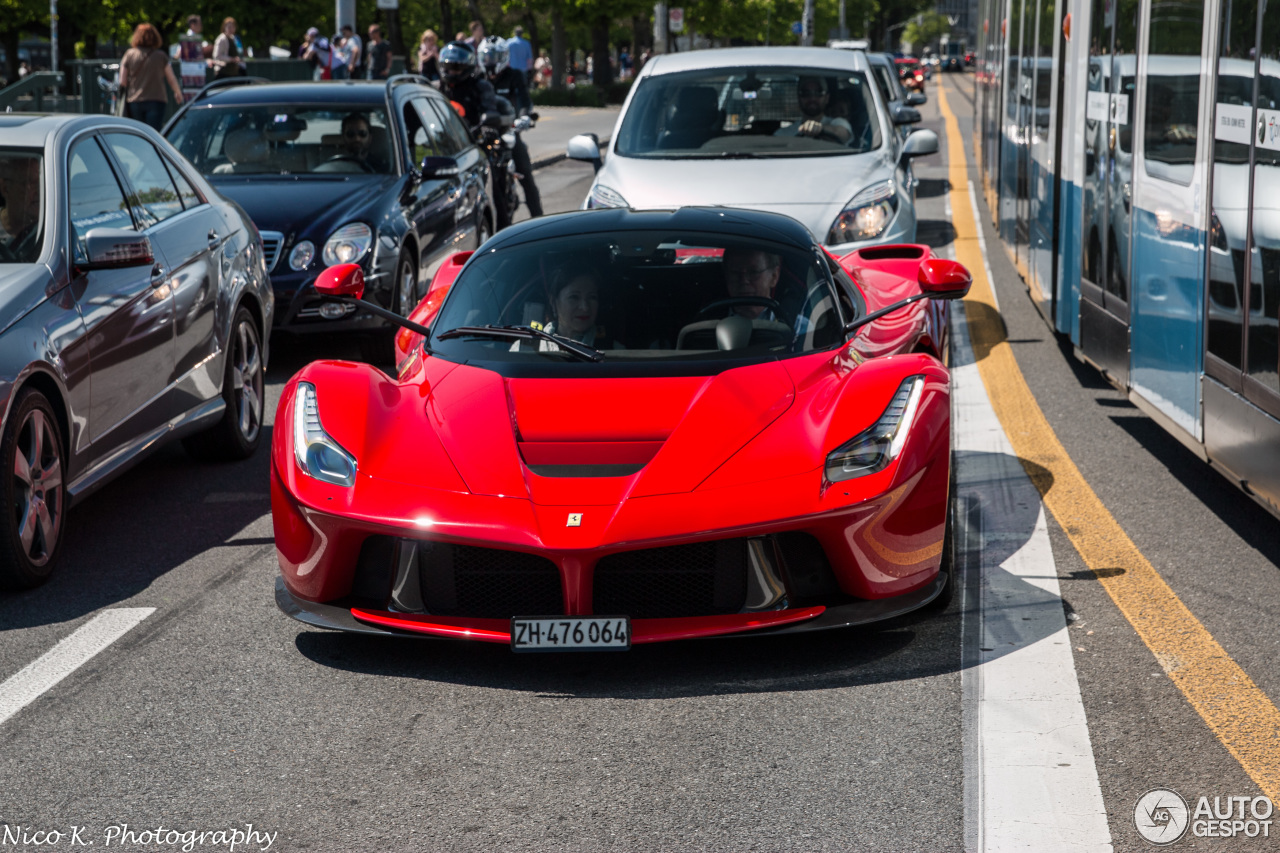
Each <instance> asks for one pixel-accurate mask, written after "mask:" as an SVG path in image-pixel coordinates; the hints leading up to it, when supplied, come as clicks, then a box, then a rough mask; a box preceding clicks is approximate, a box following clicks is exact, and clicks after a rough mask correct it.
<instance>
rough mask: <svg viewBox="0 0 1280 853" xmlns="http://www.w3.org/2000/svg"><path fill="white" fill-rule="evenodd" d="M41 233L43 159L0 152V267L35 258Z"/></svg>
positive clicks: (27, 153)
mask: <svg viewBox="0 0 1280 853" xmlns="http://www.w3.org/2000/svg"><path fill="white" fill-rule="evenodd" d="M44 231H45V228H44V157H43V156H41V154H40V152H39V151H32V150H20V149H14V148H9V149H3V148H0V264H29V263H31V262H33V261H35V260H36V259H37V258H39V257H40V250H41V248H42V247H43V246H44Z"/></svg>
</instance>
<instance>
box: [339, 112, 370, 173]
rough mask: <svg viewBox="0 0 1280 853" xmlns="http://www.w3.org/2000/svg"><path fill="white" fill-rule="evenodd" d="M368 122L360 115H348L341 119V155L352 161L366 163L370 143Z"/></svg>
mask: <svg viewBox="0 0 1280 853" xmlns="http://www.w3.org/2000/svg"><path fill="white" fill-rule="evenodd" d="M372 141H373V140H372V137H371V134H370V132H369V120H368V119H366V118H365V117H364V116H362V115H361V114H360V113H348V114H347V115H346V117H345V118H343V119H342V153H343V154H344V155H346V156H347V157H349V158H351V159H352V160H357V161H359V162H361V163H367V162H368V160H369V145H370V143H371V142H372Z"/></svg>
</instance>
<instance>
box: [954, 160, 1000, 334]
mask: <svg viewBox="0 0 1280 853" xmlns="http://www.w3.org/2000/svg"><path fill="white" fill-rule="evenodd" d="M947 195H948V196H949V195H950V193H948V194H947ZM969 205H970V207H972V208H973V227H974V229H975V230H976V231H977V232H978V248H979V249H980V250H981V251H982V269H983V271H984V272H985V273H986V274H987V284H989V285H991V301H992V302H994V303H995V304H996V310H997V311H999V310H1000V297H999V296H998V295H997V294H996V280H995V278H994V277H993V276H992V275H991V264H990V263H989V262H988V261H987V238H986V237H983V236H982V220H981V219H979V218H978V194H977V191H975V190H974V188H973V181H970V182H969ZM965 328H966V329H968V327H967V326H966V327H965Z"/></svg>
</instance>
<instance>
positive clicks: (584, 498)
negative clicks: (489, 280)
mask: <svg viewBox="0 0 1280 853" xmlns="http://www.w3.org/2000/svg"><path fill="white" fill-rule="evenodd" d="M794 398H795V386H794V385H793V384H792V382H791V378H790V376H789V375H788V373H787V371H786V370H785V369H784V368H783V367H782V365H780V364H778V363H777V362H766V363H763V364H756V365H750V366H748V367H741V368H736V369H734V370H728V371H725V372H724V373H721V374H718V375H716V376H690V377H661V378H637V379H626V378H609V379H505V378H503V377H502V376H500V375H498V374H497V373H494V372H492V371H490V370H484V369H482V368H477V367H470V366H467V365H462V366H459V367H458V368H457V369H455V370H453V371H452V372H451V373H449V375H448V376H447V378H446V379H444V380H442V381H439V382H437V383H436V384H435V386H434V387H433V388H432V389H431V393H430V396H429V397H428V400H427V415H428V417H429V419H430V421H431V425H432V427H434V429H435V432H436V435H437V436H438V437H439V439H440V442H441V444H442V445H443V447H444V449H445V452H446V453H447V454H448V455H449V458H450V459H451V460H452V461H453V464H454V466H455V467H456V468H457V470H458V473H459V474H460V475H461V476H462V479H463V480H464V481H465V483H466V486H467V489H468V490H469V491H471V492H473V493H476V494H484V495H505V496H507V497H525V496H527V497H529V498H530V499H531V500H532V501H533V502H534V503H536V504H540V505H543V506H569V507H582V506H601V505H610V504H612V505H616V504H618V503H619V502H620V501H622V500H624V499H625V498H627V497H641V496H648V495H661V494H672V493H678V492H689V491H692V490H693V489H695V488H697V486H698V485H699V484H700V483H701V482H702V481H703V480H705V479H706V478H707V477H708V476H710V475H711V473H712V472H714V471H715V470H716V469H717V468H718V467H720V465H722V464H723V463H724V462H725V460H727V459H728V458H729V457H731V456H732V455H733V454H734V453H736V452H737V451H738V450H739V449H740V448H742V447H743V445H745V444H746V443H747V442H748V441H750V440H751V439H752V438H753V437H755V436H756V435H757V434H758V433H759V432H760V431H761V430H763V429H764V428H765V427H767V426H768V425H769V424H771V423H772V422H773V421H775V420H776V419H777V418H778V416H779V415H781V414H782V413H783V412H785V411H786V410H787V408H788V407H789V406H790V405H791V402H792V400H793V399H794ZM522 461H523V462H525V463H528V464H529V465H532V466H534V467H535V468H539V469H540V470H544V471H546V470H555V469H548V468H542V467H541V466H543V465H547V466H563V465H591V466H612V467H608V468H606V467H598V468H596V470H595V472H593V473H600V472H605V473H609V474H613V475H612V476H540V475H539V474H537V473H534V472H533V471H531V470H529V468H528V467H526V465H523V464H521V463H522ZM619 466H629V468H630V469H631V470H634V469H635V468H637V467H639V466H642V467H639V470H638V471H635V473H623V474H622V475H618V474H617V472H618V471H619V470H620V468H619ZM623 470H625V469H623ZM556 473H559V474H562V473H563V469H558V470H556ZM574 473H579V472H574ZM390 479H398V478H396V477H394V476H391V477H390Z"/></svg>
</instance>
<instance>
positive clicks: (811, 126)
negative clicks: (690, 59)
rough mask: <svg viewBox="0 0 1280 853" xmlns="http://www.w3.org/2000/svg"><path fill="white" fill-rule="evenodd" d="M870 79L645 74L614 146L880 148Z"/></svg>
mask: <svg viewBox="0 0 1280 853" xmlns="http://www.w3.org/2000/svg"><path fill="white" fill-rule="evenodd" d="M880 144H881V138H880V121H879V119H878V117H877V114H876V107H875V100H874V98H873V97H872V95H871V84H870V82H869V81H868V80H867V78H866V77H865V76H864V75H863V74H862V73H860V72H857V73H854V72H848V71H834V70H829V69H816V68H769V67H762V68H748V69H742V68H734V69H724V68H717V69H709V70H705V71H690V72H684V73H680V74H660V75H655V76H652V77H648V78H645V79H644V80H643V81H641V83H640V84H639V87H638V88H637V89H636V92H635V95H634V96H633V97H632V100H631V105H630V106H629V107H627V112H626V115H625V116H624V117H623V119H622V127H621V128H620V130H619V132H618V144H617V146H616V148H615V153H616V154H618V155H620V156H622V157H644V158H652V159H692V158H732V157H812V156H818V155H839V154H860V153H863V152H866V151H871V150H874V149H876V148H879V147H880Z"/></svg>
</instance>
